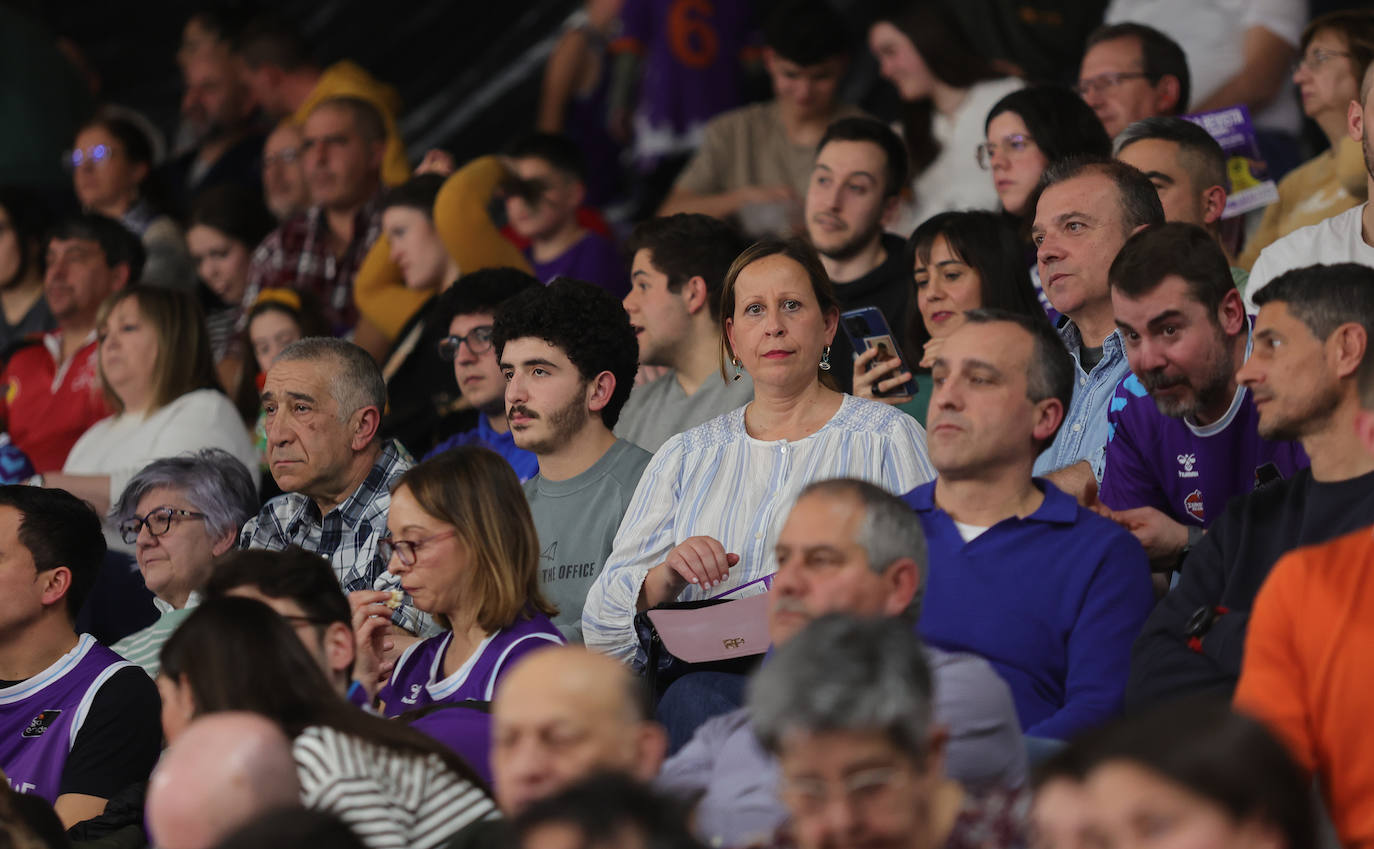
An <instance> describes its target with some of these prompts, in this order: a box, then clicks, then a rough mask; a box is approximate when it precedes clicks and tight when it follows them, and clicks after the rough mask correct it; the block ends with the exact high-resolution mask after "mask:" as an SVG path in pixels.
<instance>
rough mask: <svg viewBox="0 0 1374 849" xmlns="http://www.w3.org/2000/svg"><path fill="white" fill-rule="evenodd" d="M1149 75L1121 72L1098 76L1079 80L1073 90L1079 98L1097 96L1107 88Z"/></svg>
mask: <svg viewBox="0 0 1374 849" xmlns="http://www.w3.org/2000/svg"><path fill="white" fill-rule="evenodd" d="M1149 76H1150V75H1149V74H1146V73H1144V72H1142V71H1122V72H1120V73H1116V74H1098V75H1097V76H1095V77H1089V78H1087V79H1085V80H1079V81H1078V85H1076V86H1074V87H1073V90H1074V91H1076V92H1078V96H1079V97H1087V96H1088V95H1089V94H1099V93H1101V92H1104V91H1106V90H1107V89H1109V88H1116V87H1117V86H1119V85H1121V84H1122V83H1124V82H1125V81H1126V80H1139V79H1147V78H1148V77H1149Z"/></svg>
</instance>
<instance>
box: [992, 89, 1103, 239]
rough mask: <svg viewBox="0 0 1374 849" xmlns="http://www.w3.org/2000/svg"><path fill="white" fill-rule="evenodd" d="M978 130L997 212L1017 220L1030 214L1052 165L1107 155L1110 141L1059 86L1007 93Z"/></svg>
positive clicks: (1071, 93)
mask: <svg viewBox="0 0 1374 849" xmlns="http://www.w3.org/2000/svg"><path fill="white" fill-rule="evenodd" d="M983 131H984V133H985V135H986V138H985V140H984V141H983V143H982V144H980V145H978V151H977V153H978V157H977V159H978V164H979V166H981V167H982V168H983V169H984V170H986V171H990V172H991V173H992V185H993V188H994V189H996V191H997V197H998V199H999V200H1001V202H1002V209H1003V210H1005V211H1006V212H1007V213H1008V214H1010V215H1012V216H1015V217H1016V218H1017V219H1025V218H1027V217H1028V216H1029V215H1031V214H1032V213H1034V211H1035V210H1034V209H1033V208H1032V200H1033V196H1034V194H1035V187H1036V185H1038V184H1039V182H1040V175H1041V174H1042V173H1043V172H1044V170H1045V168H1046V167H1047V166H1048V165H1049V164H1050V163H1051V162H1054V161H1055V160H1058V159H1063V158H1065V157H1067V156H1078V155H1088V156H1111V155H1112V140H1111V139H1110V138H1108V137H1107V131H1106V130H1104V129H1102V122H1101V121H1099V120H1098V119H1097V115H1096V114H1095V113H1094V112H1093V110H1092V108H1091V107H1089V106H1088V105H1087V104H1086V103H1084V102H1083V98H1081V97H1079V96H1078V94H1077V93H1076V92H1074V91H1072V90H1070V89H1067V88H1063V87H1061V86H1052V85H1035V86H1028V87H1027V88H1024V89H1021V90H1020V91H1014V92H1012V93H1011V94H1008V95H1007V96H1006V97H1004V98H1002V99H1001V100H999V101H997V103H996V105H994V106H993V107H992V109H991V111H989V112H988V114H987V119H986V120H985V121H984V124H983ZM984 179H986V177H985V178H984Z"/></svg>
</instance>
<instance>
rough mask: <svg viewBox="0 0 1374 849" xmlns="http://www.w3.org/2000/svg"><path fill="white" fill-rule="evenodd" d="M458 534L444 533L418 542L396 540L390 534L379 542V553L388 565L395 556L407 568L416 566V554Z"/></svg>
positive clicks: (453, 532)
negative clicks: (421, 549) (392, 556)
mask: <svg viewBox="0 0 1374 849" xmlns="http://www.w3.org/2000/svg"><path fill="white" fill-rule="evenodd" d="M457 533H458V532H457V531H444V532H443V533H441V534H435V535H434V536H432V537H425V538H424V539H417V540H408V539H394V538H393V537H392V536H391V535H390V534H388V535H387V536H384V537H382V538H381V539H379V540H377V553H378V554H380V555H381V556H382V559H383V560H385V561H387V562H388V563H390V562H391V555H393V554H395V555H396V556H397V557H399V558H400V560H401V563H403V564H405V565H406V566H414V565H415V552H416V551H418V550H419V549H420V548H421V547H422V546H426V545H429V544H430V543H431V542H438V541H439V540H441V539H448V538H449V537H451V536H454V535H456V534H457Z"/></svg>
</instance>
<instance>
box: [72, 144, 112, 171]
mask: <svg viewBox="0 0 1374 849" xmlns="http://www.w3.org/2000/svg"><path fill="white" fill-rule="evenodd" d="M111 156H114V148H112V147H110V146H109V145H107V144H98V145H96V146H95V147H92V148H91V149H90V150H82V149H81V148H79V147H75V148H72V149H71V150H69V151H67V155H66V156H65V157H64V158H63V159H64V164H65V165H66V166H67V168H69V169H71V170H72V171H75V170H76V169H78V168H80V167H81V163H83V162H89V163H91V164H92V165H99V164H100V163H102V162H104V161H105V160H107V159H109V158H110V157H111Z"/></svg>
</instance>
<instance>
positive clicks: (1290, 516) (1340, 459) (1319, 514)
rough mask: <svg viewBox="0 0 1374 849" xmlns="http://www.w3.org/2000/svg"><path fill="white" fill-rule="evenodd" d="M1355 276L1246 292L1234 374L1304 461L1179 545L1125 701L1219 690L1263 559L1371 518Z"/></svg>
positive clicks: (1365, 322) (1316, 276)
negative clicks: (1245, 354) (1242, 358)
mask: <svg viewBox="0 0 1374 849" xmlns="http://www.w3.org/2000/svg"><path fill="white" fill-rule="evenodd" d="M1359 272H1360V269H1358V268H1354V267H1353V266H1351V265H1349V264H1344V265H1335V266H1324V265H1314V266H1310V267H1306V268H1301V269H1297V270H1294V271H1291V272H1288V273H1286V274H1283V275H1282V276H1280V277H1279V278H1278V279H1277V280H1275V281H1274V282H1273V283H1271V284H1270V285H1268V286H1266V287H1265V288H1264V289H1263V290H1261V291H1260V292H1259V293H1258V295H1257V296H1256V298H1255V300H1256V301H1258V302H1259V304H1260V312H1259V315H1258V316H1257V317H1256V319H1255V330H1254V345H1253V352H1252V353H1251V355H1250V358H1249V359H1248V360H1246V362H1245V364H1244V365H1242V366H1241V367H1240V371H1239V372H1237V374H1236V380H1237V381H1238V382H1240V383H1241V384H1242V385H1243V386H1245V387H1247V388H1248V389H1249V390H1250V392H1251V394H1252V396H1253V397H1254V402H1255V408H1256V410H1257V411H1258V413H1259V435H1260V436H1261V437H1263V438H1265V439H1269V440H1281V439H1297V440H1301V441H1302V447H1303V449H1304V450H1305V451H1306V452H1307V456H1308V457H1309V458H1310V459H1311V462H1312V465H1311V467H1310V468H1308V469H1303V470H1300V471H1299V472H1297V473H1296V474H1294V475H1293V477H1291V478H1289V479H1288V480H1284V481H1279V482H1277V483H1274V484H1271V485H1270V486H1266V487H1263V488H1261V489H1258V490H1256V491H1254V492H1252V493H1249V494H1248V495H1242V496H1238V497H1236V498H1234V499H1232V501H1231V503H1230V504H1228V505H1227V506H1226V509H1225V511H1224V512H1223V513H1222V514H1221V516H1219V517H1218V518H1217V520H1216V522H1214V523H1213V524H1212V526H1211V527H1210V528H1209V529H1208V531H1207V533H1206V534H1204V535H1203V537H1202V539H1201V540H1200V541H1199V542H1198V544H1197V545H1196V546H1194V547H1193V549H1192V551H1191V552H1189V554H1188V557H1187V558H1186V559H1185V560H1184V561H1183V567H1182V574H1181V576H1180V578H1179V582H1178V584H1177V585H1176V586H1175V587H1174V588H1173V589H1172V590H1170V591H1169V594H1168V595H1167V596H1165V597H1164V600H1163V601H1161V602H1160V603H1159V605H1158V606H1157V607H1156V608H1155V610H1154V612H1153V613H1152V614H1150V618H1149V619H1148V620H1147V621H1146V623H1145V629H1144V630H1143V631H1142V632H1141V635H1140V637H1139V639H1137V640H1136V644H1135V648H1134V650H1133V651H1132V655H1131V672H1130V683H1129V685H1128V687H1127V691H1126V700H1127V705H1128V707H1132V708H1135V707H1140V706H1143V705H1146V704H1148V703H1151V702H1159V701H1165V700H1168V699H1172V698H1176V697H1179V696H1182V695H1186V694H1190V693H1196V692H1210V693H1213V694H1215V695H1218V696H1222V697H1229V696H1230V695H1231V692H1232V691H1233V690H1234V689H1235V686H1236V679H1237V677H1238V675H1239V673H1240V666H1241V656H1242V652H1243V650H1244V646H1245V635H1246V631H1247V628H1248V625H1249V622H1250V611H1251V610H1252V609H1253V607H1254V602H1255V595H1256V593H1257V592H1259V588H1260V586H1261V585H1262V584H1263V583H1264V581H1265V579H1266V578H1267V577H1268V576H1269V572H1270V570H1271V569H1272V568H1273V566H1274V563H1275V562H1276V561H1277V560H1278V559H1279V558H1280V557H1282V556H1283V555H1284V554H1286V553H1287V552H1289V551H1291V550H1293V549H1295V548H1298V547H1300V546H1307V545H1313V544H1316V543H1321V542H1326V541H1327V540H1331V539H1334V538H1335V537H1338V536H1340V535H1342V534H1345V533H1348V532H1350V531H1354V530H1355V529H1357V528H1361V527H1365V526H1367V525H1368V524H1369V522H1370V517H1371V516H1374V457H1370V455H1369V454H1368V453H1366V452H1365V450H1364V447H1363V445H1362V443H1361V441H1360V437H1359V435H1358V433H1357V431H1356V427H1355V422H1356V418H1357V416H1358V414H1359V412H1360V409H1361V408H1360V393H1359V386H1358V383H1359V374H1358V373H1359V370H1360V364H1361V362H1362V361H1363V360H1364V358H1365V356H1366V354H1367V350H1368V344H1369V339H1370V334H1371V333H1372V332H1374V296H1372V295H1371V291H1370V288H1369V284H1368V280H1367V277H1366V276H1365V275H1364V274H1361V273H1359Z"/></svg>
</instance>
